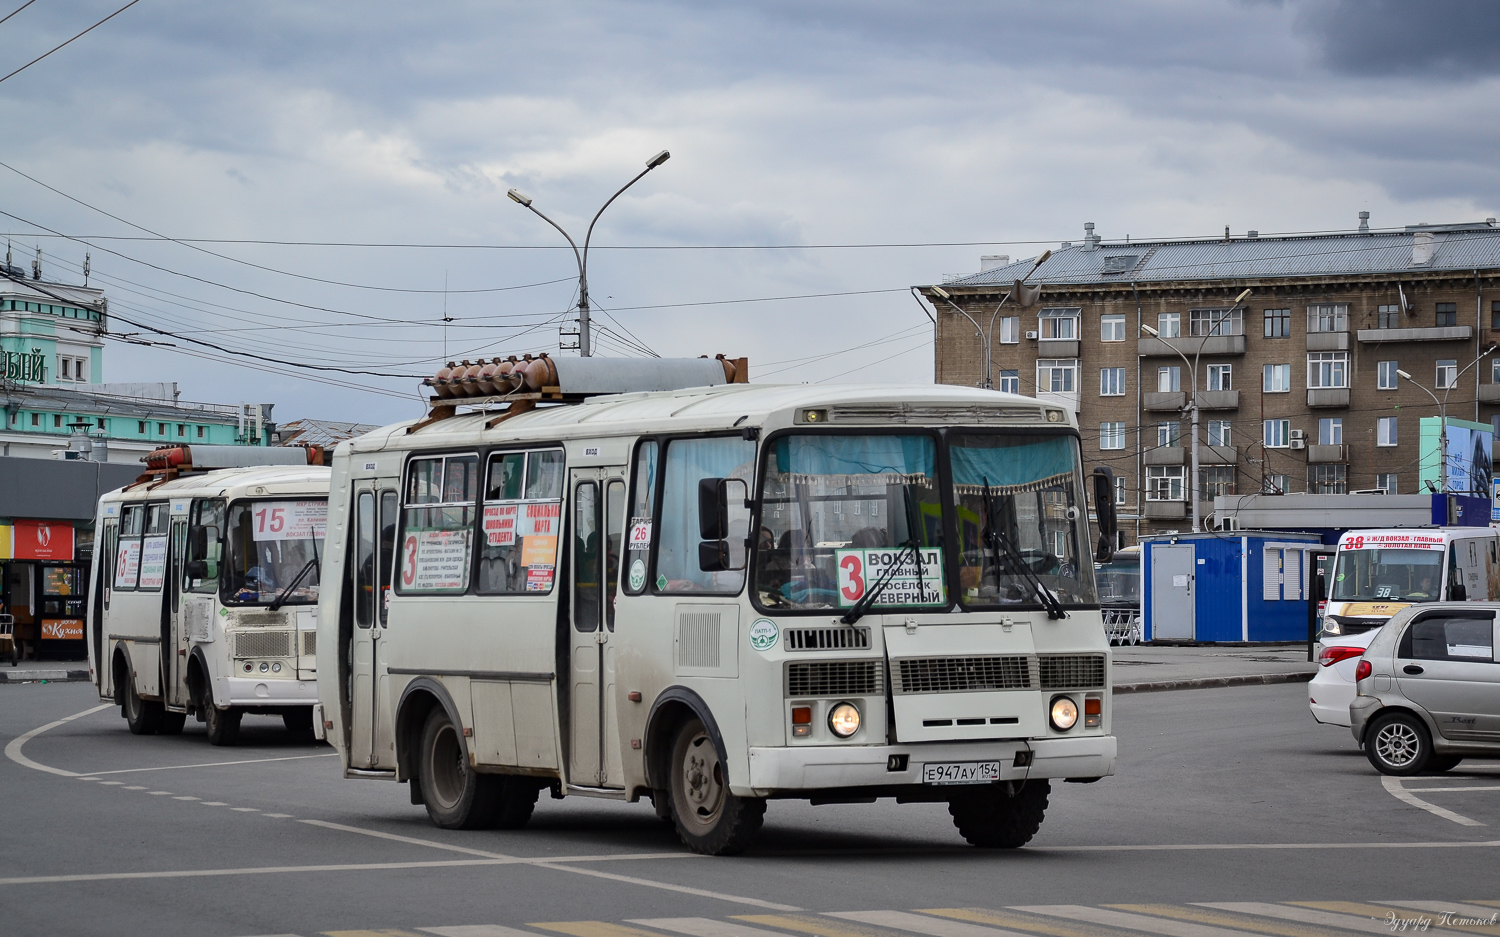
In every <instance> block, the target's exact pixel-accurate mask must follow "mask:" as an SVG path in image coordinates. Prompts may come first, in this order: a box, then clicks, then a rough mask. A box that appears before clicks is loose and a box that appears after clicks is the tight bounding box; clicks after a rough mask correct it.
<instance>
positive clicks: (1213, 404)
mask: <svg viewBox="0 0 1500 937" xmlns="http://www.w3.org/2000/svg"><path fill="white" fill-rule="evenodd" d="M1239 406H1240V392H1239V391H1237V390H1200V391H1198V409H1199V410H1238V409H1239Z"/></svg>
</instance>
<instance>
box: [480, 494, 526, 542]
mask: <svg viewBox="0 0 1500 937" xmlns="http://www.w3.org/2000/svg"><path fill="white" fill-rule="evenodd" d="M520 507H521V506H520V505H519V504H486V505H485V506H484V539H485V542H486V543H488V544H489V545H490V546H492V547H509V546H514V545H515V543H516V515H517V513H518V512H519V511H520Z"/></svg>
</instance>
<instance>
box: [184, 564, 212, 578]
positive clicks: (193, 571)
mask: <svg viewBox="0 0 1500 937" xmlns="http://www.w3.org/2000/svg"><path fill="white" fill-rule="evenodd" d="M182 568H183V571H184V572H186V573H187V577H188V578H189V579H207V578H208V560H188V561H187V562H186V563H185V564H183V567H182Z"/></svg>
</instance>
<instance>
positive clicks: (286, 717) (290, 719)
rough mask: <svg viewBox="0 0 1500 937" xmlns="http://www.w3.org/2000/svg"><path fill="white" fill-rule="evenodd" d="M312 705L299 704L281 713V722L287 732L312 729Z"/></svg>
mask: <svg viewBox="0 0 1500 937" xmlns="http://www.w3.org/2000/svg"><path fill="white" fill-rule="evenodd" d="M312 723H313V719H312V707H311V706H299V707H297V708H296V709H288V710H285V711H284V712H282V714H281V724H282V725H284V726H286V730H287V731H288V732H311V731H312V729H313V724H312Z"/></svg>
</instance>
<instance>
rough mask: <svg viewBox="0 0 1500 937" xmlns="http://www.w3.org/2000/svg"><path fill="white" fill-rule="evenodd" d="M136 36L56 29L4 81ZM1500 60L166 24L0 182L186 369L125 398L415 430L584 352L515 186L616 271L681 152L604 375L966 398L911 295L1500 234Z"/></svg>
mask: <svg viewBox="0 0 1500 937" xmlns="http://www.w3.org/2000/svg"><path fill="white" fill-rule="evenodd" d="M21 2H22V0H11V3H10V4H9V5H7V7H6V9H5V10H4V11H0V12H9V10H10V9H11V8H13V7H15V6H19V5H20V4H21ZM123 2H124V0H73V2H59V0H38V2H36V3H34V4H32V5H30V6H28V7H27V8H26V9H24V10H22V11H21V12H19V13H18V14H16V15H15V16H14V17H13V18H12V19H10V20H9V21H7V22H4V23H3V24H0V39H3V40H4V41H3V43H0V74H3V73H5V72H8V71H10V70H11V69H13V68H16V67H18V66H20V65H22V64H24V63H25V62H27V61H29V60H30V59H32V58H34V57H35V56H36V55H39V54H41V53H42V52H45V51H46V50H47V49H50V48H52V47H53V46H55V45H56V44H57V43H59V42H61V41H63V40H64V39H66V38H68V37H69V36H72V35H73V34H75V33H77V32H78V31H79V30H81V29H83V28H85V27H86V26H88V25H90V24H92V23H94V22H96V21H97V20H99V19H101V18H102V17H104V16H106V15H108V14H109V13H110V12H112V11H114V10H115V9H117V8H118V7H119V6H120V5H121V3H123ZM1497 35H1500V4H1495V3H1489V2H1482V0H1481V2H1451V0H1448V2H1443V0H1426V2H1423V3H1395V2H1384V0H1359V2H1314V3H1300V2H1284V3H1283V2H1249V0H1242V2H1220V3H1213V2H1205V0H1194V2H1186V0H1183V2H1173V0H1162V2H1135V3H1113V4H1102V3H1093V4H1085V3H1046V2H1043V3H1027V2H1010V3H998V2H997V3H961V2H950V3H907V4H903V3H889V2H878V0H865V2H857V3H856V2H821V3H819V2H813V3H807V2H795V3H794V2H760V3H755V2H743V3H739V4H710V3H690V2H665V0H662V2H633V3H545V4H541V3H516V4H508V3H502V2H488V3H478V2H475V3H444V2H429V3H409V2H407V3H385V2H377V0H363V2H359V3H353V2H348V3H309V2H274V0H272V2H258V3H189V2H185V0H141V2H139V3H137V4H136V5H135V6H133V7H131V8H130V9H129V10H127V11H125V12H124V13H122V14H121V15H119V16H118V17H116V18H115V19H113V20H111V21H110V22H108V23H106V24H104V25H103V26H101V27H99V28H98V29H97V30H95V31H93V32H92V33H89V34H88V35H87V36H84V37H83V38H81V39H79V40H78V41H77V42H74V43H73V44H72V45H69V46H68V47H66V48H64V49H62V50H61V51H59V52H57V53H56V54H54V55H52V56H50V57H49V58H46V59H44V60H43V61H41V62H39V63H38V64H36V65H33V66H32V67H30V68H28V69H27V70H25V71H23V72H21V73H19V74H17V75H15V76H14V77H11V78H9V79H5V80H3V81H0V121H3V127H4V132H3V134H0V162H3V163H4V164H5V165H6V166H9V167H11V170H18V171H19V172H20V173H24V174H25V175H26V176H30V177H32V178H33V179H34V180H36V181H31V180H28V179H27V178H24V177H23V176H22V175H20V174H18V173H17V172H14V171H11V170H7V169H4V168H0V210H3V211H4V212H5V213H6V214H5V215H3V216H0V226H3V227H4V228H5V230H6V232H7V233H8V234H9V236H10V238H11V241H12V243H13V247H14V251H15V253H16V255H17V256H16V259H17V262H20V263H23V264H29V260H30V259H31V257H32V256H33V255H34V252H35V250H36V247H37V246H40V247H41V248H42V251H43V258H44V266H45V268H46V269H45V272H46V274H47V276H48V277H49V278H56V279H60V280H63V281H67V282H76V281H78V280H80V279H81V271H80V267H81V265H82V261H83V257H84V254H85V252H88V253H91V254H92V270H93V278H92V281H91V282H92V283H93V284H95V285H102V286H104V287H105V288H106V289H107V290H108V294H109V298H110V303H111V309H112V311H113V312H114V313H115V314H116V319H115V321H114V328H115V330H117V331H119V332H123V333H136V335H137V336H144V337H149V338H151V339H153V340H155V341H163V342H170V343H172V345H171V346H170V347H164V346H141V345H133V344H127V343H125V342H122V341H115V342H112V343H111V345H110V347H109V349H108V350H107V352H106V369H107V373H106V379H107V380H110V381H139V380H176V381H178V382H179V384H180V386H181V388H182V391H183V396H184V398H187V399H196V400H210V401H217V402H237V401H242V400H243V401H265V402H273V403H275V404H276V413H275V415H276V417H277V418H278V419H280V420H289V419H294V418H297V417H304V416H310V417H321V418H327V419H342V420H359V421H364V422H375V423H380V422H390V421H393V420H397V419H405V418H408V417H411V416H413V415H414V414H415V413H416V412H417V411H418V407H419V403H418V398H417V393H416V392H417V384H416V381H415V380H414V379H412V378H409V377H404V376H400V375H414V374H418V373H429V372H430V371H431V370H432V369H433V368H435V367H437V366H438V365H439V364H440V363H441V362H442V361H443V360H444V359H445V358H448V357H456V358H461V357H466V356H467V357H471V358H473V357H478V356H480V355H484V356H490V355H494V354H509V353H520V352H527V351H531V352H537V351H545V350H554V351H555V350H556V348H557V346H558V342H559V324H560V323H561V322H562V321H563V320H564V319H565V318H566V316H565V312H566V310H567V309H568V307H569V305H570V304H571V302H572V300H573V291H574V289H575V287H576V268H575V266H574V262H573V257H572V254H571V252H569V251H568V250H567V249H566V247H565V246H563V242H562V241H561V238H560V237H559V236H558V235H557V234H556V232H554V231H553V230H552V229H551V228H548V227H547V226H546V225H545V224H544V223H543V222H542V221H541V220H540V219H538V218H537V217H536V216H534V215H532V214H530V213H529V212H527V211H525V210H524V209H522V208H520V206H518V205H516V204H514V203H512V202H510V201H508V200H507V199H506V197H505V192H506V190H507V189H508V188H511V187H516V188H519V189H520V190H522V191H523V192H525V193H527V194H529V195H531V196H532V197H533V198H534V199H535V200H536V205H537V207H538V208H540V209H542V210H543V211H545V212H547V213H548V214H550V215H551V216H552V217H553V218H554V219H556V220H557V221H558V222H559V223H561V224H562V225H563V226H564V227H565V228H567V229H568V230H569V231H570V232H572V233H574V234H575V235H576V236H578V237H580V238H581V236H582V234H583V229H584V228H586V227H587V223H588V219H589V217H590V216H591V215H592V213H593V212H594V211H595V210H596V209H597V208H598V207H599V206H600V205H601V204H602V203H603V202H604V200H605V199H607V198H608V197H609V195H610V194H611V193H612V192H613V191H614V190H615V189H616V188H617V187H619V186H620V185H622V184H624V183H625V182H626V181H628V180H629V179H630V178H631V177H632V176H633V175H635V173H637V172H639V171H640V169H642V168H644V163H645V160H646V159H648V158H649V157H650V156H651V155H652V154H654V153H656V152H657V151H658V150H661V149H668V150H670V151H671V153H672V158H671V160H670V161H669V162H667V163H666V164H665V165H663V166H662V167H661V168H659V169H657V170H655V171H654V172H652V173H651V174H650V175H648V176H647V177H646V178H645V179H643V180H641V181H640V182H639V183H637V184H636V186H635V187H634V188H632V189H631V190H630V191H629V192H628V193H627V194H626V195H625V196H623V197H622V198H621V199H620V200H619V201H617V202H616V203H614V205H612V206H611V207H610V209H609V211H608V212H607V213H606V214H605V215H604V217H603V218H602V219H601V220H600V222H599V226H598V228H597V229H596V230H595V249H594V251H593V253H591V255H590V264H589V272H590V278H589V279H590V292H591V295H592V297H593V298H594V299H595V300H596V301H597V302H598V303H599V304H600V305H601V306H603V307H604V309H605V310H607V313H601V312H596V316H597V317H598V320H599V322H600V324H601V325H603V326H604V327H605V328H607V329H608V330H609V331H608V332H606V333H605V334H603V335H602V336H601V337H600V338H599V343H600V351H601V353H604V354H610V355H623V354H631V355H639V354H644V353H646V350H647V349H649V351H650V352H654V353H656V354H661V355H668V356H671V355H698V354H704V353H708V354H712V353H715V352H725V353H729V354H731V355H735V356H739V355H746V356H749V357H750V359H751V373H752V376H753V377H754V378H755V379H757V380H776V381H799V382H800V381H809V382H816V381H851V380H896V381H929V380H931V377H932V347H931V332H930V327H929V323H928V320H927V319H926V317H925V316H924V313H923V311H922V310H921V308H919V305H918V303H917V302H916V301H915V300H914V299H913V297H912V296H911V295H910V294H909V293H908V292H907V287H909V286H911V285H912V284H920V283H932V282H938V281H940V280H941V278H942V277H943V276H944V275H951V274H959V273H968V272H973V271H975V270H977V269H978V266H979V256H980V255H981V254H990V253H994V254H1000V253H1005V254H1010V255H1011V256H1012V257H1025V256H1031V255H1033V254H1035V253H1038V252H1040V251H1041V250H1043V249H1045V248H1046V247H1048V246H1055V244H1056V243H1057V242H1058V241H1061V240H1068V239H1073V240H1077V239H1078V238H1079V237H1080V236H1081V235H1082V226H1083V224H1084V222H1087V221H1092V222H1095V223H1096V224H1097V226H1098V232H1099V233H1100V234H1102V235H1104V236H1105V237H1106V238H1107V239H1108V238H1118V237H1124V236H1125V235H1127V234H1128V235H1130V236H1131V237H1132V238H1133V239H1143V238H1152V237H1185V236H1195V235H1211V234H1214V233H1222V231H1223V228H1224V226H1225V225H1226V224H1227V225H1229V226H1230V228H1231V230H1232V231H1234V232H1235V233H1243V232H1244V231H1245V230H1246V229H1248V228H1256V229H1259V230H1260V231H1261V232H1262V234H1268V233H1272V232H1292V231H1321V230H1332V229H1343V228H1352V227H1354V226H1355V225H1356V224H1357V218H1356V216H1357V213H1358V212H1359V211H1361V210H1368V211H1369V212H1371V215H1372V219H1371V221H1372V224H1373V225H1375V226H1376V227H1399V226H1401V225H1405V224H1411V223H1415V222H1419V221H1426V222H1443V221H1474V220H1480V219H1482V218H1484V217H1487V216H1493V215H1496V214H1500V161H1497V159H1496V154H1497V152H1500V43H1496V42H1495V37H1496V36H1497ZM38 183H45V184H46V185H47V186H50V187H52V189H53V190H56V191H51V190H49V189H47V188H45V187H43V186H42V185H39V184H38ZM69 197H71V199H70V198H69ZM75 200H76V201H75ZM90 206H91V207H90ZM96 209H97V210H96ZM100 210H102V212H107V213H108V214H104V213H102V212H101V211H100ZM110 215H113V216H115V217H114V218H111V217H109V216H110ZM133 226H139V227H133ZM59 235H66V237H62V236H59ZM154 236H167V237H170V238H175V239H182V240H183V241H184V242H185V243H179V242H174V241H164V240H160V239H155V238H154ZM188 239H205V240H188ZM216 240H217V241H222V242H226V243H218V242H216ZM233 242H238V243H233ZM247 242H283V243H247ZM285 242H321V243H318V244H308V243H302V244H294V243H285ZM332 242H338V243H342V244H352V245H364V246H326V245H327V244H329V243H332ZM368 245H404V246H368ZM888 245H896V246H888ZM445 289H446V292H445ZM445 316H446V318H447V319H449V320H450V321H449V322H447V323H446V325H445V323H444V318H445ZM151 328H155V329H159V330H162V331H165V332H170V333H173V334H172V336H162V335H160V334H156V333H152V332H151V331H149V330H150V329H151ZM186 338H194V339H197V340H198V341H199V342H210V343H212V344H214V345H218V346H221V347H222V348H223V349H228V350H230V351H232V352H248V353H250V354H254V355H260V356H262V357H263V358H269V359H271V360H270V361H262V360H258V359H253V358H247V357H243V356H239V355H232V354H227V353H225V352H223V351H218V350H214V349H211V348H209V347H206V346H204V345H194V344H192V343H191V342H189V341H186ZM306 365H320V366H323V367H338V368H346V369H349V370H352V371H370V372H376V373H377V374H381V375H386V374H389V375H398V376H395V377H382V376H374V375H354V374H346V373H342V372H328V371H321V372H319V371H314V370H312V369H310V368H308V367H306Z"/></svg>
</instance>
